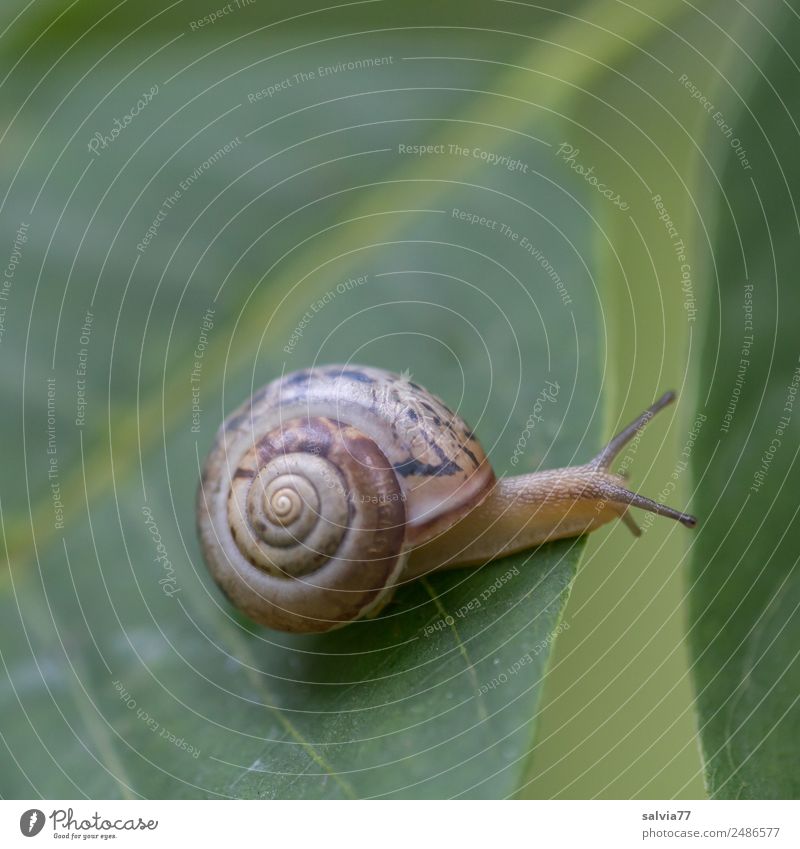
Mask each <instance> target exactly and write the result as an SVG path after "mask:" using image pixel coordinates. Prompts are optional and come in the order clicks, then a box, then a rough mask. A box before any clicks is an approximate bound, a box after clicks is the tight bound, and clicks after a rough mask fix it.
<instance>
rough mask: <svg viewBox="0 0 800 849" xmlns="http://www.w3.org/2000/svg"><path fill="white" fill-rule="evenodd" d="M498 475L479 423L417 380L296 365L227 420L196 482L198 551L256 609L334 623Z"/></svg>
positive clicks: (378, 590) (379, 591) (295, 625)
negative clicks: (472, 425)
mask: <svg viewBox="0 0 800 849" xmlns="http://www.w3.org/2000/svg"><path fill="white" fill-rule="evenodd" d="M493 484H494V474H493V472H492V470H491V467H490V466H489V463H488V461H487V460H486V457H485V454H484V452H483V449H482V448H481V446H480V444H479V443H478V441H477V439H476V438H475V436H474V435H473V433H472V432H471V431H470V430H469V428H468V427H467V426H466V424H465V423H464V422H463V421H462V419H461V418H459V417H458V416H456V415H455V414H454V413H453V412H451V411H450V410H449V409H448V408H447V407H446V406H445V405H444V404H443V403H442V402H441V401H440V400H439V399H438V398H436V397H435V396H433V395H431V394H430V393H429V392H427V391H426V390H425V389H423V388H422V387H421V386H418V385H417V384H415V383H412V382H411V381H410V380H407V379H406V378H404V377H402V376H400V375H397V374H392V373H391V372H387V371H383V370H381V369H376V368H368V367H362V366H352V365H348V366H325V367H322V368H315V369H308V370H304V371H298V372H294V373H292V374H289V375H286V376H285V377H283V378H280V379H278V380H275V381H273V382H271V383H269V384H267V385H266V386H265V387H263V388H262V389H261V390H259V391H258V392H257V393H256V394H255V395H253V397H252V398H250V399H249V400H248V401H247V402H246V403H245V404H243V405H242V406H241V407H240V408H239V409H238V410H236V411H235V412H234V413H232V414H231V415H230V416H229V417H228V418H227V419H226V420H225V422H224V423H223V425H222V427H221V428H220V429H219V431H218V433H217V436H216V439H215V442H214V445H213V447H212V449H211V451H210V453H209V455H208V458H207V459H206V462H205V464H204V467H203V473H202V479H201V485H200V490H199V492H198V525H199V529H200V537H201V542H202V546H203V553H204V555H205V558H206V560H207V562H208V564H209V567H210V569H211V572H212V574H213V575H214V577H215V579H216V580H217V582H218V583H219V584H220V586H221V587H222V588H223V589H224V590H225V592H226V593H227V594H228V596H229V597H230V598H231V599H232V600H233V601H234V603H235V604H236V605H237V606H238V607H240V608H241V609H242V610H243V611H244V612H245V613H246V614H247V615H248V616H250V617H251V618H252V619H254V620H256V621H258V622H262V623H264V624H266V625H269V626H271V627H273V628H278V629H281V630H286V631H326V630H330V629H331V628H335V627H337V626H339V625H342V624H345V623H346V622H349V621H352V620H354V619H358V618H359V617H361V616H365V615H369V614H371V613H374V612H376V611H377V610H379V609H380V608H381V607H382V606H383V604H385V603H386V601H387V600H388V599H389V597H390V596H391V593H392V591H393V589H394V587H395V586H396V584H397V583H398V582H399V581H401V580H402V578H403V570H404V566H405V561H406V553H407V551H408V549H409V548H411V547H412V546H414V545H418V544H420V543H422V542H425V541H427V540H429V539H431V538H432V537H433V536H434V535H436V534H437V533H440V532H442V531H444V530H446V529H447V528H448V527H450V526H451V525H452V524H453V523H454V522H456V521H458V520H459V519H461V518H463V516H464V515H466V513H467V512H469V511H470V510H471V509H472V508H473V507H474V506H475V505H476V504H478V503H479V502H480V501H482V500H483V498H484V497H485V496H486V494H487V493H488V491H489V489H490V488H491V486H492V485H493Z"/></svg>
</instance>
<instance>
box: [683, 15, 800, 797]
mask: <svg viewBox="0 0 800 849" xmlns="http://www.w3.org/2000/svg"><path fill="white" fill-rule="evenodd" d="M780 8H781V12H780V14H779V15H776V20H775V21H773V22H772V26H771V27H770V30H771V31H772V32H773V33H779V34H780V36H779V37H780V41H781V44H782V45H783V46H784V48H785V49H783V50H779V49H777V48H776V45H775V41H774V40H773V38H772V36H766V35H762V39H763V42H762V45H761V50H760V52H759V51H754V52H752V53H750V56H752V57H753V62H754V65H753V66H750V65H749V64H748V65H747V67H746V70H747V72H748V74H749V82H746V83H745V84H740V85H739V86H737V87H736V89H735V91H734V94H733V95H731V94H728V95H727V96H726V95H724V94H723V95H722V96H723V97H725V100H723V101H721V103H723V104H726V105H723V106H722V111H723V112H724V114H726V115H727V116H730V117H729V119H728V123H731V124H732V126H733V127H734V129H733V130H732V131H731V133H730V134H729V135H728V136H725V135H723V133H722V132H719V131H718V130H717V128H716V127H714V128H712V131H711V132H709V138H710V139H712V140H713V144H714V151H715V153H716V154H717V156H716V159H715V164H717V165H718V168H719V170H718V173H719V174H720V178H721V187H720V188H719V189H717V192H716V193H715V195H716V196H715V197H714V203H715V204H716V205H717V217H718V224H717V226H716V228H715V232H714V234H713V246H714V259H715V270H716V274H715V278H714V281H713V282H714V284H715V288H714V290H713V291H711V292H709V296H710V300H709V303H708V305H707V306H706V308H705V310H704V315H705V321H706V332H705V343H704V348H703V354H702V364H701V371H700V379H699V381H698V387H697V419H696V420H695V425H694V430H696V431H698V436H697V440H696V445H695V448H694V450H693V452H692V464H693V469H694V475H695V479H696V485H697V490H696V497H695V500H694V510H695V512H696V513H697V515H698V516H699V517H700V521H701V523H702V526H701V530H700V533H699V534H698V537H697V541H696V544H695V546H694V557H693V567H692V568H693V583H692V591H691V623H690V626H691V627H690V640H691V647H692V652H693V658H694V665H693V670H694V674H695V686H696V691H697V703H698V710H699V721H698V724H699V728H700V733H701V738H702V745H703V755H704V758H705V761H706V780H707V783H708V789H709V793H710V794H711V795H712V796H714V797H717V798H769V799H771V798H797V797H798V796H800V774H799V773H798V771H797V763H798V759H799V758H800V704H799V702H800V658H799V657H798V655H799V654H800V652H798V646H799V645H800V570H799V569H798V557H797V541H798V539H799V538H800V521H799V520H798V500H797V495H796V491H797V474H798V448H799V447H800V402H798V401H797V391H798V382H799V381H800V346H799V345H798V336H797V327H796V325H797V316H798V314H800V288H798V286H797V281H796V275H797V240H798V235H799V234H800V225H799V224H798V212H797V192H798V188H799V187H800V162H798V157H797V133H798V121H800V92H799V91H798V87H797V65H796V64H795V63H796V62H797V61H798V59H800V53H798V50H797V49H796V48H797V44H798V43H799V42H798V35H800V25H799V24H798V20H797V16H796V14H795V13H793V12H791V10H789V9H788V8H784V7H780ZM787 50H788V52H787ZM759 57H763V58H761V60H760V61H759ZM756 66H757V67H756ZM748 85H749V86H751V88H748ZM739 97H743V98H745V99H746V100H745V102H746V108H742V106H741V104H738V108H737V101H738V98H739ZM723 130H724V128H723ZM734 139H736V140H738V144H737V143H736V142H735V141H734ZM739 145H741V149H740V148H739ZM743 160H744V161H743ZM723 193H724V194H723Z"/></svg>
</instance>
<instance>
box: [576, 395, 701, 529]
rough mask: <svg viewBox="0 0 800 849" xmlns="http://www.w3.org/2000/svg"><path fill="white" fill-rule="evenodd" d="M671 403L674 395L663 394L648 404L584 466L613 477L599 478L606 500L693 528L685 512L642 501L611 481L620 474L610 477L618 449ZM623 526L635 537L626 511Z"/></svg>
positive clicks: (693, 521)
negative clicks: (637, 508) (627, 505)
mask: <svg viewBox="0 0 800 849" xmlns="http://www.w3.org/2000/svg"><path fill="white" fill-rule="evenodd" d="M674 400H675V393H674V392H665V393H664V394H663V395H662V396H661V397H660V398H659V399H658V400H657V401H656V402H654V403H653V404H651V405H650V406H649V407H648V408H647V409H646V410H645V411H644V412H643V413H642V414H641V415H640V416H638V417H637V418H636V419H634V421H632V422H631V423H630V424H629V425H628V426H627V427H626V428H624V429H623V430H621V431H620V432H619V433H618V434H617V435H616V436H615V437H614V438H613V439H612V440H610V441H609V443H608V445H606V447H605V448H603V450H602V451H601V452H600V453H599V454H598V455H597V456H596V457H595V458H594V459H593V460H592V461H591V462H590V463H589V464H588V465H589V468H592V469H597V470H598V471H599V472H601V473H607V474H610V475H612V476H613V477H610V478H607V477H603V478H601V481H600V483H601V489H602V495H603V496H604V497H606V498H608V499H609V500H610V501H614V502H620V503H622V504H629V505H630V506H632V507H640V508H641V509H642V510H647V511H648V512H650V513H656V514H658V515H659V516H666V517H668V518H670V519H675V520H676V521H677V522H680V523H681V524H682V525H685V526H686V527H687V528H693V527H695V525H696V524H697V519H696V518H695V517H694V516H690V515H689V514H688V513H683V512H681V511H680V510H674V509H673V508H672V507H667V505H666V504H661V503H659V502H658V501H653V500H652V499H651V498H646V497H645V496H644V495H639V494H638V493H636V492H631V491H630V490H629V489H626V488H625V487H624V486H621V485H620V484H619V483H617V482H616V481H615V480H614V478H621V477H622V475H619V474H617V475H614V474H613V472H611V463H613V462H614V460H615V459H616V457H617V456H618V455H619V453H620V452H621V451H622V449H623V448H624V447H625V446H626V445H627V444H628V443H629V442H630V441H631V440H633V439H635V438H636V437H638V436H639V435H640V434H641V433H642V431H643V430H644V429H645V427H646V426H647V423H648V422H649V421H650V420H651V419H652V418H653V416H655V414H656V413H657V412H659V410H663V409H664V408H665V407H668V406H669V405H670V404H671V403H672V402H673V401H674ZM620 518H622V519H623V520H624V521H625V524H626V525H627V526H628V527H629V528H630V529H631V531H632V532H633V533H634V535H635V536H639V535H640V534H641V531H640V530H639V528H638V526H637V525H636V522H635V521H634V520H633V518H632V517H631V516H630V515H629V514H628V512H627V511H625V512H624V513H622V515H621V517H620Z"/></svg>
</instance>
